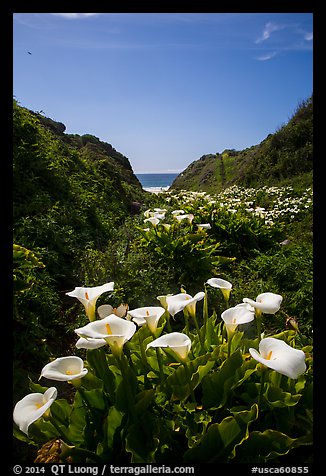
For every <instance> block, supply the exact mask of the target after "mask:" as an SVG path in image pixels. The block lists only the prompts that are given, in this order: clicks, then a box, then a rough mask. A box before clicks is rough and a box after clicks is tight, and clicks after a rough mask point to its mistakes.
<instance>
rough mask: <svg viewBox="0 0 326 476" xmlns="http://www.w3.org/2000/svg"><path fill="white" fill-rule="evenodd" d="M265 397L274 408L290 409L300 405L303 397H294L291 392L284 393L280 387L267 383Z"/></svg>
mask: <svg viewBox="0 0 326 476" xmlns="http://www.w3.org/2000/svg"><path fill="white" fill-rule="evenodd" d="M264 397H265V398H266V400H267V401H268V403H269V404H270V405H272V406H273V407H290V406H293V405H296V404H297V403H298V401H299V400H300V398H301V395H300V394H298V395H292V394H291V393H289V392H284V391H283V390H282V389H281V388H280V387H275V386H273V385H271V384H270V383H267V384H266V391H265V393H264Z"/></svg>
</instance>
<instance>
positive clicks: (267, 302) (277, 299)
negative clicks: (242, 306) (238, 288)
mask: <svg viewBox="0 0 326 476" xmlns="http://www.w3.org/2000/svg"><path fill="white" fill-rule="evenodd" d="M242 300H243V302H245V303H248V304H250V306H252V307H254V308H255V309H256V310H257V311H258V314H260V313H262V312H263V313H264V314H275V313H276V312H277V311H278V310H279V309H280V307H281V304H282V300H283V297H282V296H281V295H280V294H274V293H262V294H259V295H258V296H257V297H256V301H253V300H252V299H249V298H243V299H242Z"/></svg>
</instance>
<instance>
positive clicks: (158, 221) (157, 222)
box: [144, 217, 160, 226]
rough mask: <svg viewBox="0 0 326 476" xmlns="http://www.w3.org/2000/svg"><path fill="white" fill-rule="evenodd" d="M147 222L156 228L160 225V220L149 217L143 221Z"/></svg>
mask: <svg viewBox="0 0 326 476" xmlns="http://www.w3.org/2000/svg"><path fill="white" fill-rule="evenodd" d="M147 222H149V223H150V224H151V225H153V226H156V225H158V224H159V223H160V220H159V219H158V218H157V217H150V218H146V220H144V223H147Z"/></svg>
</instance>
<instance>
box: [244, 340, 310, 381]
mask: <svg viewBox="0 0 326 476" xmlns="http://www.w3.org/2000/svg"><path fill="white" fill-rule="evenodd" d="M249 352H250V354H251V356H252V357H253V358H254V359H255V360H257V362H260V363H261V364H264V365H266V367H269V368H270V369H273V370H275V371H276V372H278V373H280V374H282V375H286V376H287V377H290V378H292V379H297V378H298V377H299V376H300V375H301V374H303V373H304V372H305V371H306V368H307V367H306V364H305V357H306V356H305V353H304V352H303V351H302V350H299V349H294V348H293V347H291V346H290V345H288V344H287V343H286V342H284V341H283V340H280V339H275V338H274V337H266V338H265V339H262V340H261V341H260V343H259V352H258V351H257V350H256V349H254V348H250V349H249Z"/></svg>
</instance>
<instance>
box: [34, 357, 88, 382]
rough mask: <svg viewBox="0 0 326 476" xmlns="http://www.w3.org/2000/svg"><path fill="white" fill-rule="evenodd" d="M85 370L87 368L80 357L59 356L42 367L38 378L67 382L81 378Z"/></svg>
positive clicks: (85, 372)
mask: <svg viewBox="0 0 326 476" xmlns="http://www.w3.org/2000/svg"><path fill="white" fill-rule="evenodd" d="M87 372H88V370H87V369H86V368H85V367H84V361H83V360H82V359H81V358H80V357H75V356H67V357H59V358H57V359H55V360H53V361H52V362H49V363H48V364H46V365H45V367H43V369H42V371H41V376H40V378H41V377H45V378H48V379H50V380H59V381H61V382H69V381H71V380H75V379H81V378H82V377H84V376H85V375H86V374H87Z"/></svg>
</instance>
